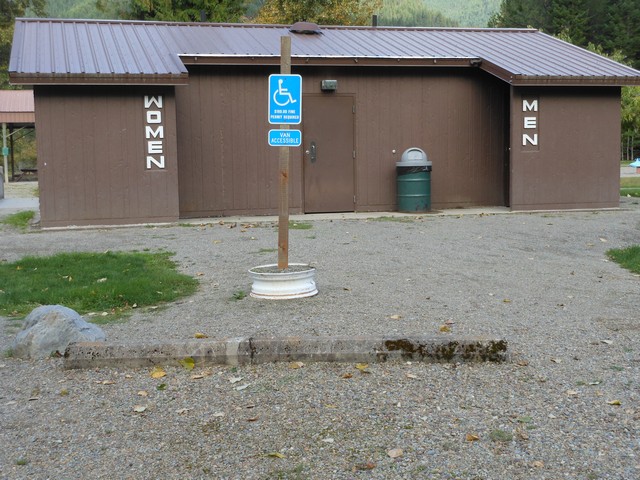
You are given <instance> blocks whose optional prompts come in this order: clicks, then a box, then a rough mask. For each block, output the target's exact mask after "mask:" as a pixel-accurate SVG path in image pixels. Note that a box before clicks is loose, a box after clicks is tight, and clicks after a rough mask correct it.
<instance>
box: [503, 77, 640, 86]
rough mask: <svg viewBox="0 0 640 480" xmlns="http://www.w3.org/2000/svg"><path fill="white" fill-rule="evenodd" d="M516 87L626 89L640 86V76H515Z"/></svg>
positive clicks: (513, 83)
mask: <svg viewBox="0 0 640 480" xmlns="http://www.w3.org/2000/svg"><path fill="white" fill-rule="evenodd" d="M509 83H510V84H511V85H513V86H514V87H527V86H545V87H585V86H595V87H625V86H633V85H640V76H637V77H617V76H600V77H595V76H588V77H587V76H572V77H569V76H567V77H559V76H542V75H537V76H530V75H514V76H513V79H512V81H511V82H509Z"/></svg>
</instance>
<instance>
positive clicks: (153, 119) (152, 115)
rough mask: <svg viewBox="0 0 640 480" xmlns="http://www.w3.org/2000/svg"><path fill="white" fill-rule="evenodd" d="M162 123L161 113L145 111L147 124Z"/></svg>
mask: <svg viewBox="0 0 640 480" xmlns="http://www.w3.org/2000/svg"><path fill="white" fill-rule="evenodd" d="M160 122H162V112H160V111H159V110H148V111H147V123H160Z"/></svg>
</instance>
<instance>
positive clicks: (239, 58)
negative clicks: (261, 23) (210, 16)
mask: <svg viewBox="0 0 640 480" xmlns="http://www.w3.org/2000/svg"><path fill="white" fill-rule="evenodd" d="M179 56H180V59H181V60H182V62H183V63H184V64H185V65H260V66H262V65H280V56H278V55H207V54H205V55H193V54H180V55H179ZM479 62H480V59H478V58H469V57H464V58H445V57H441V58H424V57H357V56H323V57H313V56H292V57H291V65H293V66H358V67H362V66H370V67H371V66H417V67H424V66H435V67H473V66H477V65H478V64H479Z"/></svg>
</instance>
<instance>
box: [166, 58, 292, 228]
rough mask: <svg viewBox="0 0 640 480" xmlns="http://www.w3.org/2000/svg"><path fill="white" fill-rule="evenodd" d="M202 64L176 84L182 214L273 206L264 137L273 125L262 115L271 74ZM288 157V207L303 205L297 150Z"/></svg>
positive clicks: (271, 167) (272, 164)
mask: <svg viewBox="0 0 640 480" xmlns="http://www.w3.org/2000/svg"><path fill="white" fill-rule="evenodd" d="M203 70H204V71H201V70H200V69H198V74H193V75H191V81H190V84H189V86H187V87H181V88H178V89H177V90H176V100H177V118H178V151H179V152H180V154H179V160H178V161H179V182H180V213H181V215H182V216H184V217H198V216H209V215H233V214H247V213H252V214H264V215H267V214H272V213H275V212H277V209H278V185H279V184H278V149H277V148H274V147H270V146H269V145H268V143H267V135H268V131H269V130H270V129H271V128H278V126H276V125H269V123H268V121H267V93H268V92H267V76H268V73H263V72H264V71H263V70H261V73H260V74H256V73H255V72H256V70H255V69H248V70H249V71H247V69H243V68H240V69H229V68H227V67H225V68H214V67H212V68H205V69H203ZM238 70H239V71H238ZM271 73H274V72H271ZM291 157H292V161H291V173H290V174H291V177H290V188H291V200H290V206H291V208H292V210H293V211H300V208H301V201H300V200H301V169H300V149H299V148H297V149H292V155H291Z"/></svg>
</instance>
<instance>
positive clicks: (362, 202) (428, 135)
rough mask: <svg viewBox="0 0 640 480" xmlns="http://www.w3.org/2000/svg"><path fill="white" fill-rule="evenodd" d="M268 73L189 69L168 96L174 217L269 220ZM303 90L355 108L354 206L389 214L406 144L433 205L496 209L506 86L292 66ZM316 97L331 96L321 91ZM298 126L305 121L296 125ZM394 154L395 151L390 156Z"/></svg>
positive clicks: (273, 199)
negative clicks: (427, 182) (427, 165)
mask: <svg viewBox="0 0 640 480" xmlns="http://www.w3.org/2000/svg"><path fill="white" fill-rule="evenodd" d="M270 73H277V69H276V68H273V67H271V68H265V67H229V66H226V67H200V66H190V84H189V85H188V86H185V87H178V88H177V89H176V101H177V118H178V151H179V160H178V161H179V179H180V214H181V216H184V217H198V216H209V215H234V214H247V213H253V214H274V213H277V207H278V188H277V187H278V182H277V172H278V153H277V151H278V149H277V148H275V147H270V146H268V144H267V133H268V131H269V129H270V128H277V126H271V125H269V124H268V122H267V103H268V102H267V94H268V92H267V77H268V75H269V74H270ZM293 73H300V74H302V76H303V94H304V95H307V94H322V92H321V90H320V82H321V80H323V79H335V80H338V91H337V93H338V94H341V95H342V94H343V95H353V96H354V97H355V101H356V119H355V125H356V130H355V144H356V186H355V191H356V197H357V198H356V210H358V211H382V210H394V209H395V208H396V171H395V162H396V161H399V160H400V156H401V154H402V152H403V151H404V150H405V149H407V148H409V147H420V148H423V149H424V150H425V151H426V152H427V154H428V156H429V158H430V159H431V160H432V162H433V169H434V170H433V175H432V206H433V207H434V208H445V207H448V208H451V207H465V206H474V205H505V202H506V199H505V188H504V176H503V175H504V173H503V172H504V165H503V164H504V151H505V142H506V138H505V127H504V126H505V121H506V120H505V115H504V111H505V104H506V102H508V88H507V87H506V85H505V84H503V83H502V82H500V81H499V80H497V79H495V78H493V77H491V76H489V75H487V74H486V73H484V72H481V71H479V70H476V69H448V68H442V69H439V68H438V69H433V68H431V69H427V68H395V69H392V68H363V69H354V68H340V67H324V68H322V67H307V68H299V69H294V72H293ZM323 95H332V94H331V93H324V94H323ZM303 101H304V99H303ZM303 124H304V118H303ZM393 150H395V151H396V152H395V154H394V153H393ZM291 168H292V171H291V177H290V186H291V199H290V206H291V211H292V213H296V212H301V211H302V209H303V207H302V205H303V202H302V195H303V187H302V185H303V176H302V149H301V148H292V149H291Z"/></svg>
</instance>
